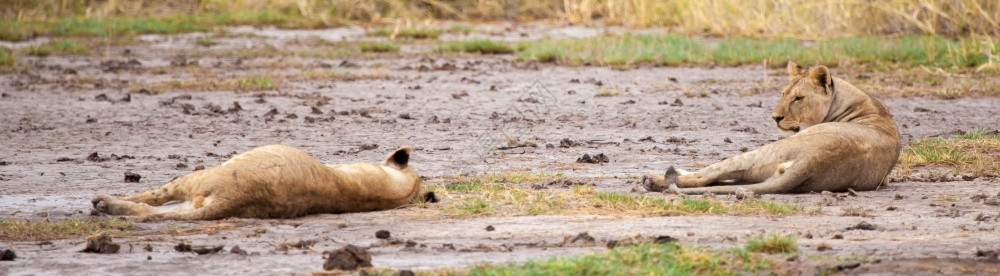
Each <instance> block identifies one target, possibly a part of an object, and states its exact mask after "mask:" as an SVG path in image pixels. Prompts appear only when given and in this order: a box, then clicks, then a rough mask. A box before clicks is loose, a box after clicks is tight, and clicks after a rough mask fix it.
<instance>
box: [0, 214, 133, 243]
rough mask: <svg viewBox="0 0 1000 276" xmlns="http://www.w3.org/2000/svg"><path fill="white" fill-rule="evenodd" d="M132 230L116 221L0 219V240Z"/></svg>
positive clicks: (56, 237) (75, 235)
mask: <svg viewBox="0 0 1000 276" xmlns="http://www.w3.org/2000/svg"><path fill="white" fill-rule="evenodd" d="M134 228H135V226H134V225H132V223H131V222H128V221H124V220H118V219H92V218H71V219H64V220H56V221H49V220H45V221H30V220H24V219H0V240H6V241H36V240H51V239H65V238H72V237H80V236H87V235H92V234H95V233H98V232H110V233H125V232H128V231H131V230H133V229H134Z"/></svg>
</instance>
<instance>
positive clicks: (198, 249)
mask: <svg viewBox="0 0 1000 276" xmlns="http://www.w3.org/2000/svg"><path fill="white" fill-rule="evenodd" d="M222 247H223V246H221V245H219V246H200V245H190V244H186V243H183V242H182V243H178V244H177V245H176V246H174V249H175V250H177V252H194V253H197V254H198V255H205V254H215V253H218V252H219V251H222Z"/></svg>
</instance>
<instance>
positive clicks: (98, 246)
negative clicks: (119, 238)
mask: <svg viewBox="0 0 1000 276" xmlns="http://www.w3.org/2000/svg"><path fill="white" fill-rule="evenodd" d="M121 247H122V246H121V245H120V244H117V243H114V241H112V240H111V237H110V236H108V235H107V234H105V233H101V234H97V235H95V236H90V237H88V238H87V247H84V248H83V251H80V252H84V253H100V254H115V253H118V249H121Z"/></svg>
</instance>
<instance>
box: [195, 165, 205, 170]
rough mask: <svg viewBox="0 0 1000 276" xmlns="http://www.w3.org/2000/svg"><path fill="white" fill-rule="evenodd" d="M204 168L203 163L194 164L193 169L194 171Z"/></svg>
mask: <svg viewBox="0 0 1000 276" xmlns="http://www.w3.org/2000/svg"><path fill="white" fill-rule="evenodd" d="M204 169H205V165H198V166H194V170H195V171H200V170H204Z"/></svg>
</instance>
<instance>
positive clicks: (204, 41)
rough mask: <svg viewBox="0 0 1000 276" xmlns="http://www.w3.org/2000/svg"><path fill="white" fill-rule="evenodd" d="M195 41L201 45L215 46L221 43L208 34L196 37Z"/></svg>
mask: <svg viewBox="0 0 1000 276" xmlns="http://www.w3.org/2000/svg"><path fill="white" fill-rule="evenodd" d="M194 43H195V44H198V45H199V46H202V47H211V46H213V45H215V44H219V43H218V42H215V40H214V39H212V38H211V37H207V36H199V37H197V38H195V39H194Z"/></svg>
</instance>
